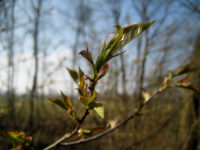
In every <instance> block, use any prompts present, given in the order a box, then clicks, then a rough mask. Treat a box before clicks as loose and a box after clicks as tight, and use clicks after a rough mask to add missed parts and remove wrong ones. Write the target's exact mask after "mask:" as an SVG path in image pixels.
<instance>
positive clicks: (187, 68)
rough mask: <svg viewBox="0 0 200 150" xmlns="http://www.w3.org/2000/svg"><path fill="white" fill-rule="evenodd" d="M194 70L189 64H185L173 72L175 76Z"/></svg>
mask: <svg viewBox="0 0 200 150" xmlns="http://www.w3.org/2000/svg"><path fill="white" fill-rule="evenodd" d="M194 70H195V69H194V68H193V67H192V66H191V65H186V66H183V67H181V68H180V69H179V70H178V71H177V72H175V75H176V76H178V75H182V74H185V73H189V72H192V71H194Z"/></svg>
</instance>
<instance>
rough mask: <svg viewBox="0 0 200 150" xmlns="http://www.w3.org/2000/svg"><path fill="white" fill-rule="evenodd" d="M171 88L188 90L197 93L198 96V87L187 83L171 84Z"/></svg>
mask: <svg viewBox="0 0 200 150" xmlns="http://www.w3.org/2000/svg"><path fill="white" fill-rule="evenodd" d="M170 86H171V87H179V88H184V89H188V90H192V91H194V92H197V93H199V94H200V87H198V86H196V85H192V84H191V83H187V82H182V83H181V82H177V83H175V84H171V85H170Z"/></svg>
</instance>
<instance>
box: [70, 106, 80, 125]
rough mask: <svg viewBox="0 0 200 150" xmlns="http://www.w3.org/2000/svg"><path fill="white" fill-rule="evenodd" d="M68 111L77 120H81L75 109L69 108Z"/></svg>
mask: <svg viewBox="0 0 200 150" xmlns="http://www.w3.org/2000/svg"><path fill="white" fill-rule="evenodd" d="M68 113H69V115H70V116H71V117H72V118H73V119H74V120H76V121H78V122H79V118H78V116H77V114H76V112H75V111H74V110H73V109H69V110H68Z"/></svg>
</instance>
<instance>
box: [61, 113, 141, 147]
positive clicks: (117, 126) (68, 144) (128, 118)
mask: <svg viewBox="0 0 200 150" xmlns="http://www.w3.org/2000/svg"><path fill="white" fill-rule="evenodd" d="M136 116H137V115H136V114H131V115H130V116H128V117H127V118H126V119H124V120H123V121H122V122H120V123H119V124H117V125H116V126H115V127H113V128H110V129H108V130H106V131H104V132H102V133H99V134H97V135H95V136H92V137H90V138H87V139H83V140H78V141H74V142H70V143H61V144H59V145H58V146H71V145H77V144H81V143H86V142H89V141H93V140H96V139H98V138H100V137H102V136H104V135H106V134H108V133H110V132H112V131H114V130H115V129H117V128H119V127H120V126H122V125H123V124H125V123H127V122H128V121H129V120H131V119H133V118H135V117H136Z"/></svg>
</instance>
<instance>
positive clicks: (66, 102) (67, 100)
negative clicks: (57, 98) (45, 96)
mask: <svg viewBox="0 0 200 150" xmlns="http://www.w3.org/2000/svg"><path fill="white" fill-rule="evenodd" d="M60 93H61V95H62V98H63V101H64V104H65V106H67V107H68V109H69V108H72V101H71V100H70V98H69V97H67V96H66V95H65V94H64V93H63V92H62V91H60Z"/></svg>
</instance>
